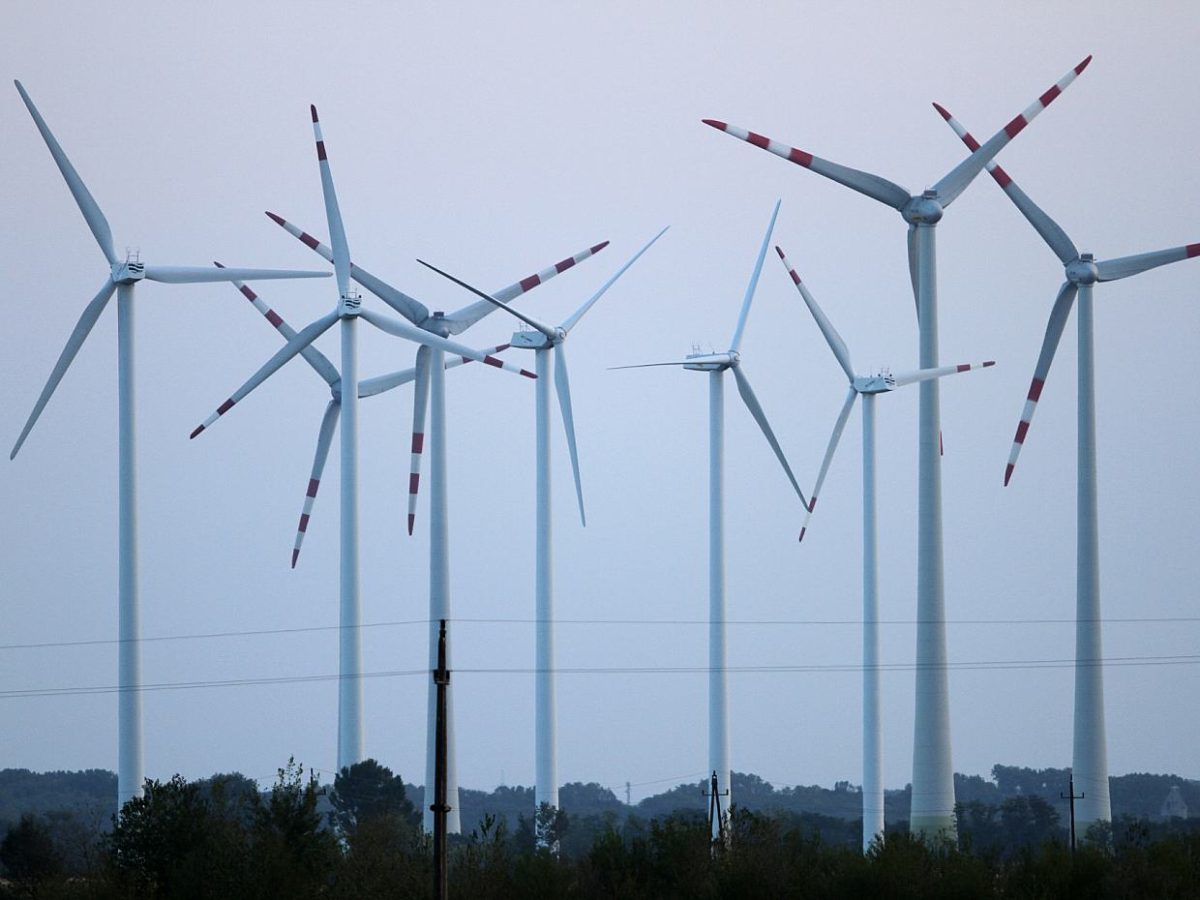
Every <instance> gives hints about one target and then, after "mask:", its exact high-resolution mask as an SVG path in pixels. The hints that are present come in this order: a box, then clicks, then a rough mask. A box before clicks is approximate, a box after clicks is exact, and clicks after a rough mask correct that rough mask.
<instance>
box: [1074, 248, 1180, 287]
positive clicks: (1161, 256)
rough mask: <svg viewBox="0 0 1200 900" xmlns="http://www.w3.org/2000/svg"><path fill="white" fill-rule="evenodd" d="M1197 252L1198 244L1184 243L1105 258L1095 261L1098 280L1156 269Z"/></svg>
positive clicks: (1117, 277) (1123, 276)
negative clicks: (1165, 248) (1117, 257)
mask: <svg viewBox="0 0 1200 900" xmlns="http://www.w3.org/2000/svg"><path fill="white" fill-rule="evenodd" d="M1197 254H1200V244H1186V245H1184V246H1182V247H1172V248H1171V249H1170V250H1157V251H1155V252H1153V253H1139V254H1138V255H1137V256H1122V257H1120V258H1119V259H1106V260H1103V261H1102V262H1098V263H1096V269H1097V270H1098V271H1099V273H1100V278H1099V280H1100V281H1117V280H1119V279H1121V278H1128V277H1129V276H1130V275H1137V274H1139V273H1141V272H1145V271H1147V270H1148V269H1157V268H1158V267H1159V266H1165V265H1167V263H1173V262H1180V261H1182V260H1185V259H1191V258H1192V257H1193V256H1196V255H1197Z"/></svg>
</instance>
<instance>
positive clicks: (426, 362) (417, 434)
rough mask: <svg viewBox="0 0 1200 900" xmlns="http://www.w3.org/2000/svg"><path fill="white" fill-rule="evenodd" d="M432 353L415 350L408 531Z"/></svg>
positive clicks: (422, 448) (414, 505) (422, 445)
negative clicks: (415, 375) (415, 377)
mask: <svg viewBox="0 0 1200 900" xmlns="http://www.w3.org/2000/svg"><path fill="white" fill-rule="evenodd" d="M431 356H432V354H431V353H430V351H429V348H428V347H420V348H419V349H418V350H417V365H416V372H417V385H416V390H414V392H413V427H412V460H411V464H410V467H409V475H408V533H409V534H410V535H411V534H412V533H413V525H414V524H415V523H416V521H417V490H418V488H419V487H420V484H421V454H422V453H424V451H425V409H426V407H427V406H428V404H429V375H430V372H429V369H430V362H431V359H430V357H431Z"/></svg>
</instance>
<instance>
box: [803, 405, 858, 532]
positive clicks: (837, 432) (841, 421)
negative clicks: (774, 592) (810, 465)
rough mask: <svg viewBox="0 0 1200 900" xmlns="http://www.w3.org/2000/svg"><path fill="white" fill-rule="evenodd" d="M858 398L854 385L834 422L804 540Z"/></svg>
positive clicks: (810, 508)
mask: <svg viewBox="0 0 1200 900" xmlns="http://www.w3.org/2000/svg"><path fill="white" fill-rule="evenodd" d="M857 399H858V391H856V390H855V389H854V388H853V387H851V388H850V392H849V393H848V394H846V400H845V402H843V403H842V410H841V412H839V413H838V417H837V421H836V422H834V423H833V434H831V435H830V436H829V444H828V446H826V448H825V456H824V457H823V458H822V459H821V470H820V471H819V472H818V473H817V483H816V485H814V486H813V491H812V498H811V499H810V500H809V502H808V511H807V512H806V513H805V516H804V525H803V527H801V529H800V540H804V533H805V532H806V531H808V522H809V520H810V519H811V518H812V514H813V510H814V509H816V508H817V497H819V496H820V494H821V488H822V486H823V485H824V484H825V476H826V475H828V474H829V464H830V463H832V462H833V454H834V453H835V452H836V451H837V446H838V442H839V441H840V440H841V439H842V432H843V431H845V430H846V420H848V419H849V418H850V410H852V409H853V408H854V401H855V400H857Z"/></svg>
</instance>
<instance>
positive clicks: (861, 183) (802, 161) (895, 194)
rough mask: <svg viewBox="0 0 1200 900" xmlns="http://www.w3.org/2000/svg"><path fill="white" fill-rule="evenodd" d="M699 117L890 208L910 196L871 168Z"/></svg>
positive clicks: (905, 201)
mask: <svg viewBox="0 0 1200 900" xmlns="http://www.w3.org/2000/svg"><path fill="white" fill-rule="evenodd" d="M702 121H703V122H704V124H705V125H709V126H711V127H713V128H715V129H717V130H718V131H723V132H725V133H726V134H728V135H731V136H733V137H735V138H738V139H740V140H743V141H745V142H746V143H748V144H753V145H754V146H755V147H761V148H762V149H763V150H766V151H767V152H769V153H774V154H775V155H776V156H781V157H783V158H784V159H786V160H787V161H788V162H793V163H795V164H796V165H798V166H803V167H804V168H806V169H811V170H812V171H814V172H816V173H817V174H818V175H824V176H825V177H826V178H828V179H830V180H831V181H836V182H837V183H838V184H841V185H845V186H846V187H848V188H850V190H852V191H858V192H859V193H860V194H866V195H867V196H868V197H870V198H871V199H872V200H878V201H879V202H880V203H883V204H885V205H887V206H890V207H891V208H892V209H895V210H901V209H903V208H904V205H905V204H906V203H908V201H909V200H911V199H912V194H911V193H910V192H909V191H908V190H907V189H906V188H902V187H900V185H898V184H896V183H895V182H893V181H888V180H887V179H886V178H881V177H880V176H878V175H872V174H871V173H870V172H861V171H859V170H858V169H851V168H849V167H847V166H842V165H839V164H838V163H835V162H830V161H829V160H827V159H821V157H819V156H813V154H811V153H809V152H808V151H807V150H798V149H796V148H795V147H791V146H789V145H787V144H783V143H780V142H779V141H774V140H771V138H769V137H766V136H764V135H761V134H758V133H756V132H753V131H747V130H746V129H745V128H739V127H738V126H736V125H730V124H729V123H727V122H722V121H720V120H718V119H703V120H702Z"/></svg>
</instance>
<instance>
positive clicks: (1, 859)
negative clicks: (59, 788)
mask: <svg viewBox="0 0 1200 900" xmlns="http://www.w3.org/2000/svg"><path fill="white" fill-rule="evenodd" d="M0 863H3V864H4V868H5V870H7V872H8V874H9V877H11V878H12V879H13V880H14V881H16V882H18V883H19V884H23V885H26V886H28V887H29V890H30V892H31V893H33V892H35V890H36V886H37V885H38V884H40V883H41V882H42V881H44V880H45V879H47V878H49V877H51V876H53V875H57V874H58V873H59V872H60V871H62V858H61V856H60V854H59V852H58V850H57V848H56V847H55V846H54V838H53V836H52V835H51V834H50V830H49V829H48V828H47V827H46V826H45V825H44V824H43V823H42V822H41V821H39V820H38V819H37V818H35V817H34V816H32V815H30V814H28V813H27V814H25V815H23V816H21V821H20V822H18V823H17V824H16V825H14V826H13V827H12V828H10V829H9V830H8V834H6V835H5V836H4V840H3V841H0Z"/></svg>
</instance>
